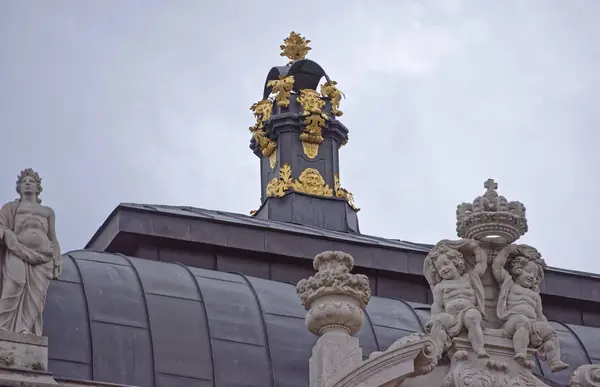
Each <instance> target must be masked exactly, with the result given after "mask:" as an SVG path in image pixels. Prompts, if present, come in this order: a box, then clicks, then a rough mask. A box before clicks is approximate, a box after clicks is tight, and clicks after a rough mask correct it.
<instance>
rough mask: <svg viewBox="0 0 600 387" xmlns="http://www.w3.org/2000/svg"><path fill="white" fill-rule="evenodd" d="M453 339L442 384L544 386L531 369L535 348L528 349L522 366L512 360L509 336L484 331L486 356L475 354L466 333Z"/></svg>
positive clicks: (456, 385)
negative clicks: (487, 356) (448, 364)
mask: <svg viewBox="0 0 600 387" xmlns="http://www.w3.org/2000/svg"><path fill="white" fill-rule="evenodd" d="M452 343H453V345H452V348H451V350H450V351H449V355H450V358H451V360H450V368H449V371H448V374H447V375H446V379H445V381H444V386H445V387H463V386H471V387H501V386H502V387H521V386H522V387H547V385H546V384H545V383H543V382H542V381H541V380H539V379H538V378H536V377H535V375H533V373H532V372H531V369H532V368H533V366H534V364H535V363H534V362H533V361H534V360H533V358H532V357H533V354H534V350H533V349H530V350H529V351H528V353H527V359H526V361H525V366H523V365H522V364H520V363H519V362H517V361H515V360H514V354H515V352H514V350H513V344H512V340H511V339H510V338H508V337H504V336H501V335H500V334H494V333H489V332H488V333H485V350H486V351H487V353H488V355H489V358H478V357H477V356H476V355H475V353H474V352H473V349H472V348H471V343H470V342H469V340H468V338H467V337H466V335H464V336H463V335H461V336H459V337H456V338H454V339H453V340H452Z"/></svg>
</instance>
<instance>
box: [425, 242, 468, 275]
mask: <svg viewBox="0 0 600 387" xmlns="http://www.w3.org/2000/svg"><path fill="white" fill-rule="evenodd" d="M429 259H431V263H432V264H433V265H432V269H431V270H432V273H431V274H432V277H433V278H435V279H436V282H439V281H441V280H447V279H455V278H458V277H460V276H461V275H463V274H464V272H465V270H466V268H465V260H464V258H463V255H462V253H461V252H460V251H458V250H455V249H453V248H451V247H449V246H446V245H442V246H440V247H439V248H437V249H436V250H435V251H433V252H431V253H430V254H429Z"/></svg>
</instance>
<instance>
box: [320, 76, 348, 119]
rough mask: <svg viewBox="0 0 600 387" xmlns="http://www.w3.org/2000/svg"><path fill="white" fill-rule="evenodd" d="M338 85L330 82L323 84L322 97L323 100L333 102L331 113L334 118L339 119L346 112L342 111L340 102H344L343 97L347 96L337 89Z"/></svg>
mask: <svg viewBox="0 0 600 387" xmlns="http://www.w3.org/2000/svg"><path fill="white" fill-rule="evenodd" d="M336 85H337V82H336V81H328V82H325V83H324V84H322V85H321V96H322V97H323V98H329V100H330V101H331V113H332V114H333V115H334V116H336V117H339V116H341V115H342V114H344V112H342V111H341V110H340V101H341V100H342V97H345V95H344V93H342V92H341V91H340V90H339V89H338V88H337V86H336Z"/></svg>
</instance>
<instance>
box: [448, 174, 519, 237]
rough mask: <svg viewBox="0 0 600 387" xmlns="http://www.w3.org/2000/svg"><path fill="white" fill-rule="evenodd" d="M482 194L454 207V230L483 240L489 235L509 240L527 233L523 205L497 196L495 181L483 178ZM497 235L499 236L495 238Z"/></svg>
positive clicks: (464, 235) (465, 235)
mask: <svg viewBox="0 0 600 387" xmlns="http://www.w3.org/2000/svg"><path fill="white" fill-rule="evenodd" d="M483 187H484V188H485V189H486V191H485V193H484V194H483V195H481V196H478V197H476V198H475V200H473V202H472V203H462V204H460V205H458V207H457V209H456V232H457V233H458V236H459V237H461V238H473V239H479V240H485V239H488V238H490V237H494V238H496V240H503V241H504V242H505V243H512V242H514V241H516V240H517V239H519V238H520V237H521V236H522V235H524V234H525V233H526V232H527V218H526V216H525V206H524V205H523V204H522V203H520V202H517V201H513V202H509V201H508V200H506V198H505V197H504V196H502V195H498V192H496V190H497V189H498V183H496V182H495V181H494V179H487V180H486V181H485V182H484V183H483ZM498 238H500V239H498Z"/></svg>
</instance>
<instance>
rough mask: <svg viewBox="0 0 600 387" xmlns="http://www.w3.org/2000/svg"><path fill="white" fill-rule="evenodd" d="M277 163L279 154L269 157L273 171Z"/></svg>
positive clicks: (274, 153) (272, 154)
mask: <svg viewBox="0 0 600 387" xmlns="http://www.w3.org/2000/svg"><path fill="white" fill-rule="evenodd" d="M276 161H277V152H271V154H270V155H269V165H270V166H271V169H273V168H275V162H276Z"/></svg>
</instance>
